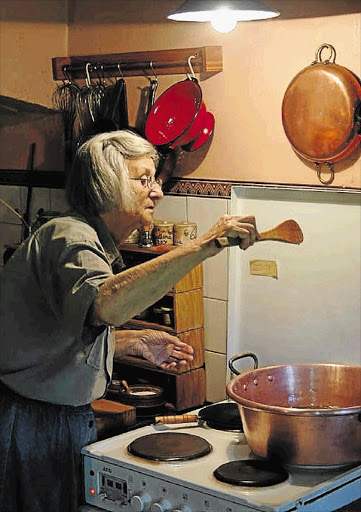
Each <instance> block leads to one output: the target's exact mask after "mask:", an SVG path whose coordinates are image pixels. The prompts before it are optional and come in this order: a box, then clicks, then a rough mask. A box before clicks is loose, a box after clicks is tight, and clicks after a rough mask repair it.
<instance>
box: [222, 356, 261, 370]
mask: <svg viewBox="0 0 361 512" xmlns="http://www.w3.org/2000/svg"><path fill="white" fill-rule="evenodd" d="M244 357H252V359H253V361H254V364H253V368H254V369H255V370H257V368H258V357H257V356H256V354H254V353H253V352H243V353H242V354H236V355H235V356H233V357H231V359H230V360H229V363H228V366H229V369H230V370H231V372H233V373H235V374H236V375H240V372H239V371H238V370H236V368H235V367H234V365H233V363H234V362H235V361H238V359H243V358H244Z"/></svg>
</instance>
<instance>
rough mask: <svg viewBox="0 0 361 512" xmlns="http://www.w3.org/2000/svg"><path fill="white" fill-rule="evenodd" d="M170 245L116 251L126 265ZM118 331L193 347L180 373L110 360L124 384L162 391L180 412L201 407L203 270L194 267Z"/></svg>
mask: <svg viewBox="0 0 361 512" xmlns="http://www.w3.org/2000/svg"><path fill="white" fill-rule="evenodd" d="M173 249H174V247H173V246H163V247H162V246H157V247H150V248H141V247H138V245H136V244H123V245H122V246H121V247H120V252H121V254H122V256H123V259H124V262H125V264H126V266H127V267H128V268H129V267H131V266H134V265H137V264H139V263H142V262H144V261H147V260H149V259H151V258H156V257H157V256H159V255H160V254H162V253H163V252H165V251H169V250H173ZM121 328H122V329H145V328H149V329H157V330H163V331H167V332H169V333H170V334H174V335H175V336H177V337H178V338H179V339H180V340H181V341H184V342H185V343H188V344H189V345H191V346H192V347H193V348H194V360H193V362H192V363H191V364H190V365H189V366H188V367H187V368H186V369H185V370H183V371H169V370H162V369H160V368H157V367H155V366H154V365H153V364H151V363H149V362H148V361H145V360H143V359H141V358H137V357H130V356H123V357H121V358H116V359H115V360H114V371H115V372H116V373H117V374H120V375H121V376H122V378H123V379H124V380H127V382H128V384H135V383H138V382H142V383H144V382H147V383H149V384H153V385H158V386H160V387H162V388H163V389H164V390H165V392H166V399H167V403H168V404H169V405H170V406H171V407H172V408H173V409H174V410H175V411H182V410H186V409H190V408H192V407H197V406H200V405H203V404H204V402H205V396H206V382H205V359H204V352H205V347H204V310H203V269H202V265H198V266H197V267H195V268H194V269H192V270H191V271H190V272H188V274H186V275H185V276H184V277H183V278H182V279H181V280H180V281H178V282H177V283H176V285H175V286H174V287H173V288H172V289H171V290H169V292H168V293H167V294H166V295H165V296H164V297H162V298H161V299H160V300H158V301H156V302H155V303H154V304H152V305H151V306H150V307H149V308H147V310H145V311H143V312H142V313H141V314H140V315H137V316H136V317H134V318H133V319H132V320H130V321H129V322H127V323H126V324H124V325H123V326H122V327H121Z"/></svg>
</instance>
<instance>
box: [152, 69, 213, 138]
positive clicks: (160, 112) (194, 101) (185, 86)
mask: <svg viewBox="0 0 361 512" xmlns="http://www.w3.org/2000/svg"><path fill="white" fill-rule="evenodd" d="M205 112H206V108H205V106H204V104H203V102H202V90H201V88H200V86H199V84H198V82H197V80H196V79H193V78H187V79H186V80H183V81H182V82H177V83H176V84H174V85H172V86H171V87H169V88H168V89H167V90H166V91H164V92H163V94H161V95H160V96H159V98H158V99H157V100H156V102H155V103H154V105H153V107H152V108H151V110H150V112H149V114H148V117H147V121H146V124H145V136H146V138H147V139H148V140H149V142H151V143H152V144H154V145H155V146H163V145H168V146H171V147H176V146H178V145H180V144H179V143H178V141H180V143H181V144H187V143H188V142H190V141H191V140H193V139H194V137H195V136H196V135H197V133H198V132H196V129H197V124H201V117H202V115H204V114H205ZM198 113H199V114H200V117H199V118H198ZM197 118H198V119H197ZM193 123H196V125H195V127H193ZM199 129H200V127H199V126H198V130H199ZM189 132H190V134H189ZM176 141H177V142H176ZM173 144H174V145H173Z"/></svg>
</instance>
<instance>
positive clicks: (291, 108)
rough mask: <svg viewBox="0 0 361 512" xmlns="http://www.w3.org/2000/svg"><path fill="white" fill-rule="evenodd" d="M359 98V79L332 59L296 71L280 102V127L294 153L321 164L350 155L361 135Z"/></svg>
mask: <svg viewBox="0 0 361 512" xmlns="http://www.w3.org/2000/svg"><path fill="white" fill-rule="evenodd" d="M323 47H331V49H332V50H334V49H333V47H332V46H331V45H323V46H322V47H320V48H323ZM360 101H361V85H360V82H359V79H358V78H357V77H356V76H355V75H354V74H353V73H352V72H351V71H349V70H348V69H347V68H345V67H343V66H339V65H338V64H335V63H334V62H333V61H322V60H320V61H315V62H314V63H313V64H311V65H310V66H308V67H307V68H305V69H303V70H302V71H301V72H300V73H298V74H297V75H296V76H295V78H294V79H293V80H292V81H291V83H290V84H289V86H288V88H287V90H286V92H285V95H284V98H283V104H282V122H283V127H284V130H285V133H286V136H287V138H288V140H289V142H290V143H291V145H292V147H293V149H294V150H295V151H296V153H298V154H299V155H300V156H301V157H303V158H305V159H307V160H309V161H313V162H321V163H322V162H337V161H340V160H342V159H344V158H346V157H347V156H348V155H349V154H351V153H352V152H353V151H354V150H355V149H356V147H357V145H358V144H359V142H360V138H361V136H360V134H359V133H358V130H359V128H360V127H359V123H357V122H356V120H355V111H356V109H357V107H358V106H359V104H360Z"/></svg>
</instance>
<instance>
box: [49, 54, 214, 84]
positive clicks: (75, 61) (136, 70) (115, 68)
mask: <svg viewBox="0 0 361 512" xmlns="http://www.w3.org/2000/svg"><path fill="white" fill-rule="evenodd" d="M191 56H194V58H193V59H192V60H191V64H192V68H193V71H194V72H195V73H202V74H206V75H208V76H212V75H214V74H216V73H219V72H220V71H222V69H223V64H222V47H221V46H202V47H197V48H178V49H173V50H155V51H146V52H130V53H108V54H102V55H77V56H71V57H54V58H53V59H52V66H53V79H54V80H65V79H66V78H67V76H66V75H68V76H69V77H71V78H74V79H77V78H84V77H85V66H86V64H87V63H89V64H90V65H91V66H90V67H89V74H90V76H91V77H92V78H98V77H99V74H101V76H104V77H111V76H120V72H119V68H120V70H121V73H122V74H123V76H149V77H153V72H152V70H151V68H150V62H152V66H153V68H154V71H155V73H156V74H157V75H175V74H183V73H189V72H190V69H189V66H188V59H189V57H191Z"/></svg>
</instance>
